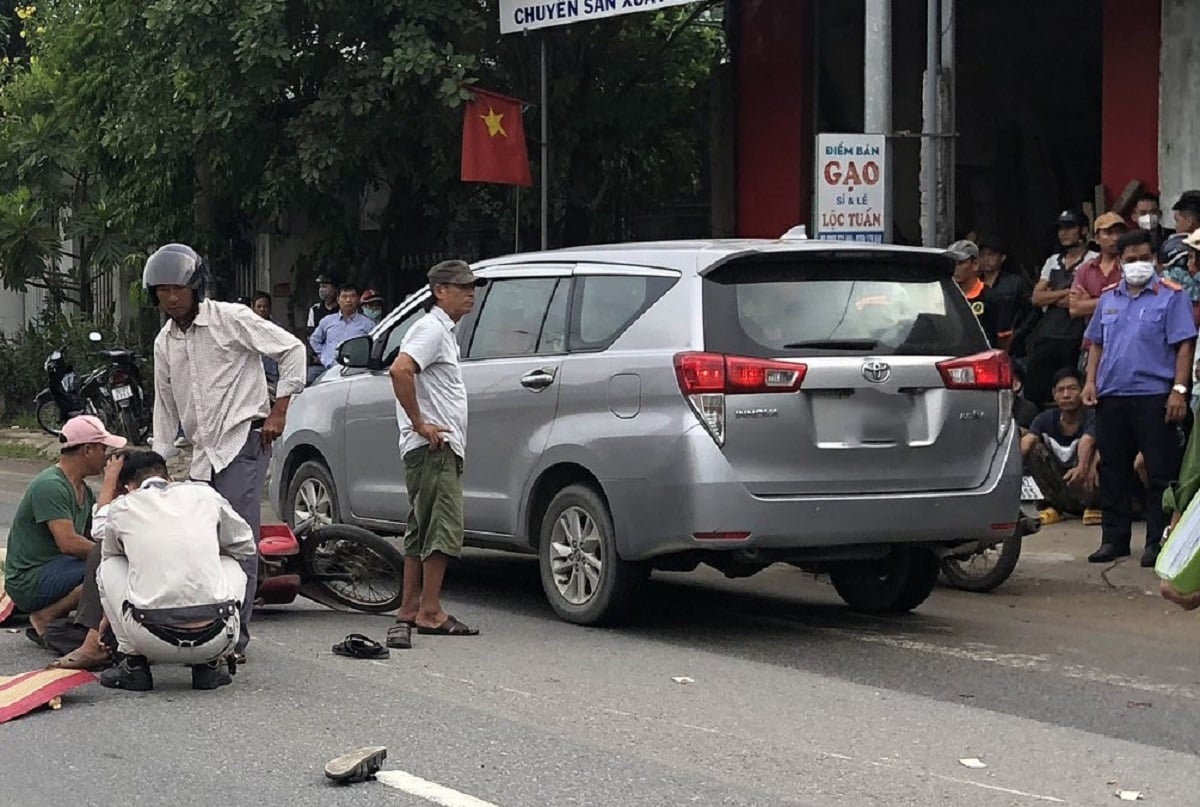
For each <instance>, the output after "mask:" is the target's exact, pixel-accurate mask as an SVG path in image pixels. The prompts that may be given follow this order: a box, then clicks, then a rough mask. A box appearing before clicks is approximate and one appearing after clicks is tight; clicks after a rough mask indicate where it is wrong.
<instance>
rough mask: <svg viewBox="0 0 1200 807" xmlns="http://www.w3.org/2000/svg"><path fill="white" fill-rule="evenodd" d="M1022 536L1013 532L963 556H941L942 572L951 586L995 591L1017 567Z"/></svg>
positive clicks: (964, 589) (967, 589)
mask: <svg viewBox="0 0 1200 807" xmlns="http://www.w3.org/2000/svg"><path fill="white" fill-rule="evenodd" d="M1021 541H1022V537H1021V535H1020V534H1019V533H1018V532H1014V533H1013V534H1012V535H1010V536H1009V537H1007V538H1005V539H1004V540H1003V541H1001V542H1000V543H998V544H996V545H994V546H990V547H988V548H987V549H985V550H983V551H982V552H976V553H974V554H972V555H968V556H967V557H965V558H943V559H942V574H943V575H945V577H946V581H947V582H948V583H949V584H950V585H951V586H953V587H954V588H957V589H961V590H963V591H972V592H974V593H976V594H986V593H987V592H989V591H993V590H995V589H996V588H997V587H998V586H999V585H1000V584H1001V583H1003V582H1004V581H1005V580H1007V579H1008V578H1009V576H1010V575H1011V574H1012V573H1013V569H1015V568H1017V560H1018V559H1019V558H1020V557H1021Z"/></svg>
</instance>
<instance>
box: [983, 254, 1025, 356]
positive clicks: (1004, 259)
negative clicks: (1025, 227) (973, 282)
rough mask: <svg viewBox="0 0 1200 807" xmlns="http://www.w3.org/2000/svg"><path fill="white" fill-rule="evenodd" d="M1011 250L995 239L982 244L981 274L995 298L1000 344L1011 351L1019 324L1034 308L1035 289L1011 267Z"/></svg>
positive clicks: (1023, 275)
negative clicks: (1009, 254)
mask: <svg viewBox="0 0 1200 807" xmlns="http://www.w3.org/2000/svg"><path fill="white" fill-rule="evenodd" d="M1009 263H1010V261H1009V260H1008V246H1007V244H1005V243H1004V241H1003V240H1001V239H1000V238H997V237H995V236H988V237H986V238H982V239H980V241H979V271H980V275H981V277H982V279H983V282H984V283H985V284H987V287H988V288H990V289H991V290H992V295H993V296H994V297H995V298H996V329H997V335H998V337H999V340H1000V343H999V344H998V345H997V347H1001V348H1004V349H1005V350H1008V349H1009V346H1010V344H1011V343H1012V337H1013V331H1014V330H1015V329H1016V327H1017V323H1019V322H1023V321H1024V320H1025V318H1026V317H1027V316H1028V315H1029V312H1030V310H1031V309H1032V308H1033V303H1032V301H1031V300H1030V297H1031V295H1032V294H1033V285H1032V284H1031V283H1030V282H1029V279H1028V278H1027V277H1025V274H1024V272H1022V271H1021V270H1020V269H1017V268H1015V267H1013V266H1010V265H1009Z"/></svg>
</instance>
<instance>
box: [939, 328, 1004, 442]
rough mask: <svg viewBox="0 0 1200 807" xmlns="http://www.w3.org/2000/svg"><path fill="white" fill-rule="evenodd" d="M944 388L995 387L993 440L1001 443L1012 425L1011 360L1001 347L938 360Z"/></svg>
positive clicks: (978, 388)
mask: <svg viewBox="0 0 1200 807" xmlns="http://www.w3.org/2000/svg"><path fill="white" fill-rule="evenodd" d="M937 368H938V372H940V373H941V374H942V380H943V381H945V382H946V388H947V389H974V390H995V391H996V392H997V393H998V395H997V401H996V408H997V418H996V443H997V444H1000V443H1003V442H1004V438H1005V437H1006V436H1007V435H1008V430H1009V428H1011V426H1012V400H1013V399H1012V395H1013V393H1012V363H1011V362H1010V361H1009V359H1008V354H1007V353H1005V352H1004V351H1003V350H989V351H987V352H986V353H976V354H975V355H974V356H966V357H964V358H961V359H950V360H948V361H942V362H938V365H937Z"/></svg>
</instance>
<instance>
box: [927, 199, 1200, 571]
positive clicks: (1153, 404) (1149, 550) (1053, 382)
mask: <svg viewBox="0 0 1200 807" xmlns="http://www.w3.org/2000/svg"><path fill="white" fill-rule="evenodd" d="M1172 210H1173V212H1174V218H1175V221H1174V223H1175V229H1174V230H1170V229H1167V228H1165V227H1163V226H1162V223H1161V215H1162V213H1161V209H1160V206H1159V199H1158V197H1157V196H1156V195H1154V194H1152V193H1142V194H1140V195H1139V196H1138V197H1137V198H1135V199H1134V200H1133V202H1132V206H1131V208H1130V210H1129V217H1128V218H1127V217H1126V216H1125V215H1123V214H1122V213H1120V212H1117V211H1107V212H1104V213H1101V214H1100V215H1098V216H1096V219H1095V221H1092V222H1089V220H1088V217H1087V215H1086V214H1085V213H1084V211H1083V210H1065V211H1063V212H1062V213H1061V214H1060V215H1059V217H1058V221H1057V238H1058V247H1059V248H1058V249H1057V250H1056V251H1055V253H1054V254H1052V255H1051V256H1050V257H1048V258H1047V259H1046V261H1045V263H1044V264H1043V266H1042V268H1041V272H1040V275H1039V277H1038V278H1037V280H1036V282H1034V283H1031V282H1030V280H1031V279H1030V278H1029V277H1027V276H1026V275H1025V274H1024V272H1023V271H1022V270H1021V269H1019V268H1018V267H1015V266H1010V265H1009V263H1010V262H1009V259H1008V254H1007V248H1006V246H1005V245H1004V243H1003V242H1002V241H999V240H996V239H989V238H986V237H985V238H981V239H980V240H979V242H978V244H977V243H976V242H974V241H967V240H964V241H957V242H955V243H954V244H951V245H950V247H949V248H948V252H949V253H950V254H951V256H952V257H953V258H954V259H955V261H956V270H955V281H956V282H957V283H958V285H959V287H960V288H961V289H962V290H963V293H964V295H965V296H966V297H967V299H968V300H969V301H970V302H971V304H972V305H971V307H972V310H973V311H974V312H975V314H976V315H977V316H978V318H979V322H980V325H981V326H982V328H983V330H984V333H985V334H986V335H987V337H988V339H989V341H990V342H991V344H992V345H993V346H994V347H997V348H1002V349H1005V350H1007V351H1008V352H1009V355H1010V357H1011V359H1012V363H1013V370H1014V384H1013V392H1014V404H1013V416H1014V418H1015V420H1016V422H1017V424H1018V426H1019V427H1020V428H1021V454H1022V457H1023V460H1024V464H1025V472H1026V474H1028V475H1030V476H1032V477H1033V478H1034V479H1035V480H1036V481H1037V483H1038V487H1039V488H1040V490H1041V492H1042V494H1043V496H1044V497H1045V501H1044V507H1043V509H1042V510H1041V512H1040V515H1041V519H1042V522H1043V524H1049V523H1053V522H1056V521H1059V520H1060V519H1062V518H1065V517H1072V516H1076V517H1081V518H1082V519H1083V522H1084V523H1085V524H1088V525H1093V526H1099V527H1100V528H1101V537H1100V546H1099V547H1098V548H1097V550H1096V551H1095V552H1094V553H1092V555H1090V556H1089V558H1088V560H1089V561H1091V562H1094V563H1109V562H1112V561H1114V560H1116V559H1117V558H1121V557H1125V556H1128V555H1130V554H1131V551H1132V548H1131V544H1132V524H1133V522H1134V520H1135V519H1136V518H1137V517H1138V516H1139V515H1140V516H1141V518H1142V519H1143V520H1144V521H1145V525H1146V536H1145V541H1144V545H1143V552H1142V555H1141V559H1140V562H1141V564H1142V565H1143V566H1147V567H1149V566H1153V565H1154V563H1155V560H1156V559H1157V556H1158V552H1159V549H1160V547H1161V545H1162V543H1163V541H1164V540H1165V538H1166V536H1167V535H1168V533H1169V523H1168V522H1169V517H1168V514H1167V513H1166V511H1165V510H1164V505H1163V500H1164V494H1165V493H1167V492H1168V491H1169V490H1171V489H1172V486H1173V485H1175V484H1176V483H1177V480H1178V479H1179V477H1180V473H1181V467H1182V462H1183V457H1184V449H1185V446H1186V445H1187V442H1188V439H1189V435H1190V434H1191V431H1192V429H1191V427H1192V420H1193V414H1192V413H1193V409H1194V408H1195V403H1196V397H1195V396H1194V395H1193V386H1194V381H1195V380H1196V376H1197V371H1196V369H1194V367H1193V363H1194V361H1195V344H1196V335H1197V328H1198V327H1200V279H1198V278H1197V270H1198V266H1197V254H1198V253H1200V190H1192V191H1187V192H1185V193H1183V194H1182V196H1181V197H1180V198H1179V199H1178V201H1176V203H1175V204H1174V205H1173V208H1172ZM1175 506H1176V507H1178V506H1179V503H1178V502H1177V503H1176V504H1175ZM1183 506H1186V502H1183Z"/></svg>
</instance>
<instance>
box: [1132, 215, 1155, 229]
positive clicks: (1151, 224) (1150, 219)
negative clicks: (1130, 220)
mask: <svg viewBox="0 0 1200 807" xmlns="http://www.w3.org/2000/svg"><path fill="white" fill-rule="evenodd" d="M1137 225H1138V227H1140V228H1142V229H1143V230H1153V229H1154V228H1155V227H1157V226H1158V216H1156V215H1154V214H1153V213H1143V214H1142V215H1140V216H1138V219H1137Z"/></svg>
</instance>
